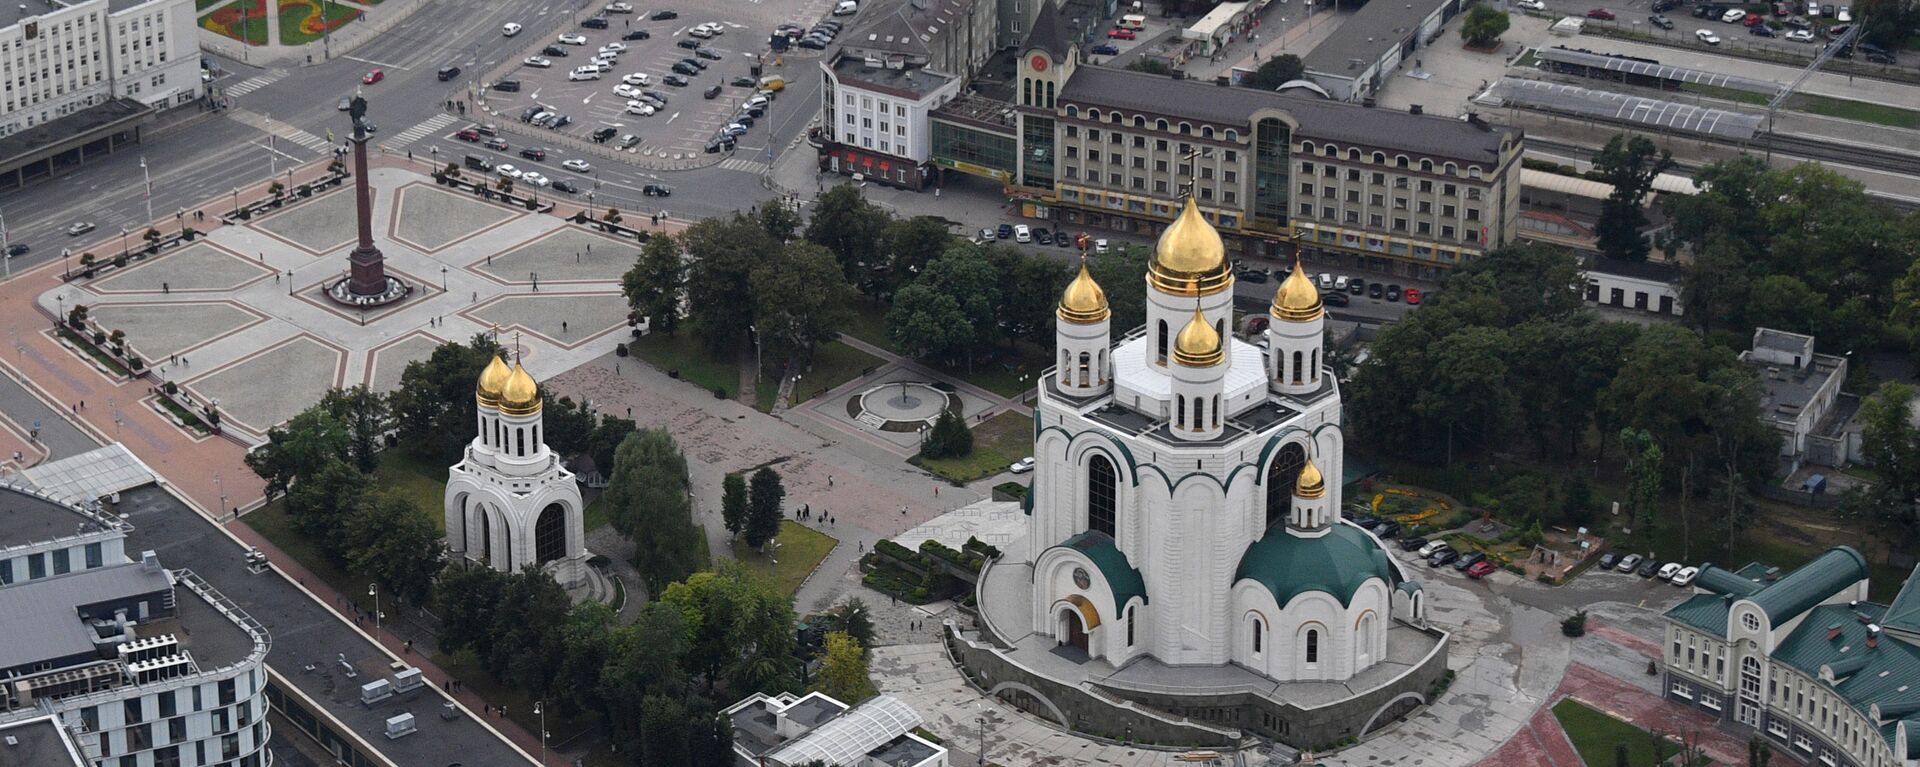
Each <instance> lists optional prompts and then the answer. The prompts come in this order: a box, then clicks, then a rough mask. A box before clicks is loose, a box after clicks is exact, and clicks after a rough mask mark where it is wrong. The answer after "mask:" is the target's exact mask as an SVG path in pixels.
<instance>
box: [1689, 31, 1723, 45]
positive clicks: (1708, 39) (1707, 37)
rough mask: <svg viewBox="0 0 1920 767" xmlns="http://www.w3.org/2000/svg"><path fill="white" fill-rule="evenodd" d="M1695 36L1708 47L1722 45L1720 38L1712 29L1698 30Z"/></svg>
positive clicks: (1694, 32)
mask: <svg viewBox="0 0 1920 767" xmlns="http://www.w3.org/2000/svg"><path fill="white" fill-rule="evenodd" d="M1693 36H1694V37H1698V38H1700V42H1703V43H1706V44H1708V45H1719V44H1720V36H1719V35H1716V34H1714V33H1713V30H1710V29H1696V30H1694V31H1693Z"/></svg>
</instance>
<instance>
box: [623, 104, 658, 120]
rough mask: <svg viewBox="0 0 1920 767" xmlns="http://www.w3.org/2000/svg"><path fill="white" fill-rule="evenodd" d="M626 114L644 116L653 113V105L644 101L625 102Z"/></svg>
mask: <svg viewBox="0 0 1920 767" xmlns="http://www.w3.org/2000/svg"><path fill="white" fill-rule="evenodd" d="M627 114H630V115H640V116H641V117H646V116H647V115H650V114H653V105H652V104H648V103H647V102H645V101H629V102H627Z"/></svg>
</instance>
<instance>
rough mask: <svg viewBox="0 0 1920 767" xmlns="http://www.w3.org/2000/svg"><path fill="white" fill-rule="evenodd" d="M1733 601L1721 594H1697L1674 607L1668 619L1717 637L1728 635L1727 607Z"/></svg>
mask: <svg viewBox="0 0 1920 767" xmlns="http://www.w3.org/2000/svg"><path fill="white" fill-rule="evenodd" d="M1731 601H1732V600H1731V599H1730V598H1728V597H1723V596H1721V595H1719V594H1695V595H1693V596H1692V597H1690V598H1688V599H1687V601H1685V602H1681V603H1680V604H1677V605H1674V606H1673V609H1671V610H1668V611H1667V617H1668V618H1669V619H1671V620H1674V621H1677V622H1679V623H1682V624H1685V625H1688V626H1692V627H1694V628H1697V629H1699V630H1701V631H1705V632H1707V633H1708V634H1711V635H1713V636H1717V637H1724V636H1726V635H1727V606H1728V603H1729V602H1731Z"/></svg>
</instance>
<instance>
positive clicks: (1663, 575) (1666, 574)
mask: <svg viewBox="0 0 1920 767" xmlns="http://www.w3.org/2000/svg"><path fill="white" fill-rule="evenodd" d="M1684 567H1686V565H1683V564H1680V563H1679V562H1668V563H1666V564H1664V565H1661V566H1660V571H1659V572H1656V573H1654V574H1653V577H1655V578H1659V579H1660V580H1663V581H1670V580H1673V575H1674V573H1677V572H1680V570H1681V568H1684Z"/></svg>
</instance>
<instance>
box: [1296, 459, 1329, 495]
mask: <svg viewBox="0 0 1920 767" xmlns="http://www.w3.org/2000/svg"><path fill="white" fill-rule="evenodd" d="M1293 494H1294V496H1296V497H1299V498H1319V497H1321V496H1324V495H1326V494H1327V481H1326V478H1324V477H1322V476H1320V467H1318V466H1315V465H1313V459H1311V458H1309V459H1307V465H1306V466H1303V467H1301V468H1300V478H1299V479H1296V480H1294V483H1293Z"/></svg>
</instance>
